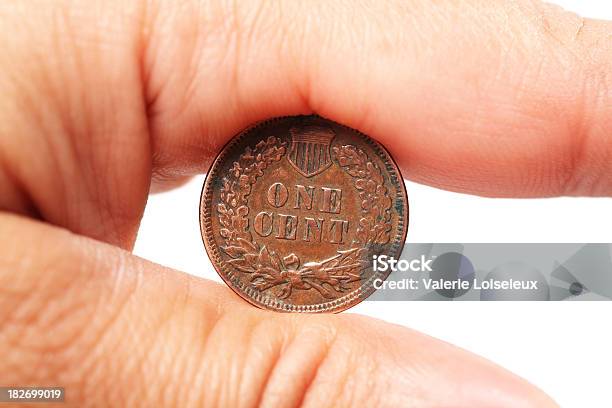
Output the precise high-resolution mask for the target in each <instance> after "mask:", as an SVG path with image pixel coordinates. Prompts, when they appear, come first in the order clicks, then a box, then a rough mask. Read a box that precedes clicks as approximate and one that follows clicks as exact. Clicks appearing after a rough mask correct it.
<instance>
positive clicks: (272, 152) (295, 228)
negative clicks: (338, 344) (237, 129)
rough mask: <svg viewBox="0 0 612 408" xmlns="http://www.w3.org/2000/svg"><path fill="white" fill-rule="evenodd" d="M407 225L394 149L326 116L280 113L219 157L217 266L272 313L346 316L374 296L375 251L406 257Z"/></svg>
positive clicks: (213, 204)
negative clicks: (342, 311) (404, 249)
mask: <svg viewBox="0 0 612 408" xmlns="http://www.w3.org/2000/svg"><path fill="white" fill-rule="evenodd" d="M407 226H408V200H407V197H406V190H405V187H404V182H403V179H402V176H401V174H400V172H399V170H398V168H397V165H396V164H395V162H394V161H393V159H392V158H391V156H390V155H389V153H388V152H387V151H386V150H385V149H384V148H383V147H382V146H381V145H380V144H379V143H377V142H375V141H373V140H372V139H370V138H369V137H367V136H366V135H364V134H362V133H360V132H357V131H356V130H353V129H350V128H348V127H345V126H342V125H340V124H338V123H335V122H332V121H329V120H326V119H323V118H321V117H318V116H295V117H282V118H276V119H271V120H267V121H265V122H262V123H259V124H256V125H254V126H252V127H251V128H249V129H246V130H245V131H243V132H241V133H240V134H238V135H237V136H235V137H234V138H233V139H232V140H231V141H230V142H229V143H228V144H227V145H226V146H225V147H224V148H223V150H222V151H221V153H220V154H219V155H218V156H217V158H216V159H215V161H214V163H213V165H212V167H211V169H210V171H209V172H208V174H207V176H206V181H205V182H204V188H203V190H202V197H201V200H200V227H201V231H202V238H203V240H204V245H205V246H206V251H207V252H208V255H209V256H210V259H211V260H212V263H213V265H214V266H215V268H216V270H217V272H218V273H219V275H221V277H222V278H223V280H224V281H225V282H226V283H227V285H229V287H231V288H232V289H233V290H234V291H235V292H236V293H237V294H238V295H240V296H241V297H242V298H244V299H245V300H247V301H249V302H250V303H252V304H254V305H256V306H259V307H261V308H265V309H271V310H278V311H286V312H338V311H341V310H344V309H347V308H349V307H351V306H354V305H355V304H357V303H359V302H360V301H361V300H363V299H365V298H366V297H367V296H369V295H370V294H371V293H372V292H373V291H374V290H375V289H374V285H373V284H374V280H375V279H376V278H379V279H385V278H386V277H387V275H388V272H384V273H383V272H377V271H374V270H373V268H372V257H373V256H374V255H381V254H385V255H389V256H393V257H395V258H399V255H400V253H401V251H402V247H403V244H404V239H405V237H406V229H407Z"/></svg>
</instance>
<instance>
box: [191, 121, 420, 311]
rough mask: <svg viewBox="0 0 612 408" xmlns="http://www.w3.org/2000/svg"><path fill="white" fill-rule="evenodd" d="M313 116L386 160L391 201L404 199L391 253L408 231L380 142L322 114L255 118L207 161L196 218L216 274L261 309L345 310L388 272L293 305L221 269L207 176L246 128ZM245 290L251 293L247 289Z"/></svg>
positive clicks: (390, 162)
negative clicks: (312, 301) (351, 135)
mask: <svg viewBox="0 0 612 408" xmlns="http://www.w3.org/2000/svg"><path fill="white" fill-rule="evenodd" d="M313 117H314V118H321V119H323V120H327V121H330V122H333V123H334V124H335V125H337V126H339V127H342V128H344V129H346V130H347V131H349V132H352V133H354V134H356V135H358V136H359V137H361V138H362V140H363V141H365V142H366V143H368V144H369V145H370V146H371V147H372V148H373V150H374V153H376V154H377V156H378V157H379V158H386V160H384V159H383V160H382V161H383V164H384V165H385V167H386V170H387V173H388V174H389V179H390V181H391V183H392V184H394V185H395V186H396V187H397V186H399V189H398V190H399V191H398V192H397V194H396V195H395V196H394V197H393V200H394V201H393V203H394V205H395V202H396V200H397V198H398V195H399V196H401V197H399V198H400V199H403V202H404V203H405V211H404V216H403V217H402V219H399V220H398V226H397V228H396V229H397V230H399V231H398V233H397V234H396V235H395V238H394V242H393V244H392V246H391V249H390V251H389V252H390V253H391V254H392V255H394V256H395V257H396V258H399V257H400V256H401V253H402V251H403V249H404V243H405V241H406V235H407V233H408V222H409V204H408V194H407V192H406V185H405V184H404V178H403V176H402V173H401V171H400V169H399V166H398V165H397V163H396V162H395V160H394V159H393V157H392V156H391V154H390V153H389V151H388V150H387V149H386V148H385V147H384V146H383V145H382V144H381V143H380V142H378V141H376V140H374V139H372V138H371V137H369V136H367V135H366V134H364V133H362V132H360V131H358V130H356V129H353V128H350V127H348V126H345V125H343V124H340V123H337V122H334V121H332V120H329V119H326V118H323V117H321V116H318V115H298V116H279V117H275V118H271V119H266V120H262V121H260V122H257V123H255V124H253V125H251V126H249V127H247V128H245V129H244V130H242V131H241V132H239V133H238V134H236V135H235V136H234V137H232V138H231V139H230V140H229V141H228V142H227V143H226V144H225V145H224V146H223V148H222V149H221V150H220V152H219V153H218V154H217V157H215V160H213V162H212V164H211V165H210V167H209V169H208V172H207V173H206V177H205V179H204V184H203V186H202V192H201V193H200V207H199V218H200V220H199V221H200V234H201V236H202V242H203V243H204V248H205V250H206V253H207V254H208V257H209V258H210V261H211V264H212V265H213V267H214V268H215V270H216V272H217V274H218V275H219V276H220V277H221V279H223V281H224V282H225V284H226V285H227V286H228V287H230V288H231V289H232V291H234V292H235V293H236V294H237V295H238V296H240V297H241V298H242V299H244V300H246V301H247V302H249V303H250V304H252V305H254V306H257V307H259V308H261V309H265V310H274V311H280V312H297V313H326V312H327V313H330V312H331V313H338V312H341V311H343V310H347V309H349V308H351V307H353V306H355V305H357V304H359V303H361V302H362V301H363V300H365V299H367V298H368V297H369V296H370V295H372V294H373V293H374V292H375V291H376V289H375V288H374V280H375V279H376V278H381V279H383V280H386V279H387V277H388V276H389V274H390V273H391V271H387V272H375V273H374V274H373V275H372V276H371V277H370V279H368V280H367V281H366V282H365V283H364V284H362V285H361V286H360V287H359V288H358V289H355V290H353V291H351V292H349V293H348V294H346V295H344V296H342V297H340V298H337V299H334V300H331V301H329V302H325V303H317V304H314V305H295V304H291V303H285V302H283V301H279V300H274V299H272V298H271V297H270V296H269V295H265V294H264V293H262V292H260V291H258V290H257V289H254V288H251V287H248V286H247V285H244V286H245V288H244V289H242V288H240V287H237V285H234V283H233V282H232V280H231V277H230V276H228V272H227V271H226V270H225V269H227V268H228V265H227V262H226V261H224V260H223V259H222V258H221V256H222V255H221V251H220V250H219V246H218V244H217V243H216V241H215V237H214V234H213V231H212V196H213V194H212V188H211V184H212V181H211V180H212V178H214V174H215V172H216V171H217V167H218V165H219V163H221V162H222V161H224V159H225V157H226V156H227V154H228V152H229V151H231V149H232V147H233V146H234V145H235V144H237V143H238V142H239V141H241V140H242V138H243V137H245V136H246V135H248V134H249V133H250V132H252V131H253V130H255V129H257V128H260V127H263V126H267V125H270V124H272V123H274V122H280V121H285V120H294V119H298V118H313ZM392 170H395V174H396V175H397V176H399V179H398V177H392V176H393V175H394V173H393V171H392ZM394 179H395V180H394ZM398 180H401V182H398ZM249 290H250V292H252V293H253V294H251V293H249Z"/></svg>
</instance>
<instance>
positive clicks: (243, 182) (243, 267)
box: [217, 136, 392, 299]
mask: <svg viewBox="0 0 612 408" xmlns="http://www.w3.org/2000/svg"><path fill="white" fill-rule="evenodd" d="M286 150H287V149H286V145H285V143H284V142H281V141H280V140H279V139H278V138H276V137H274V136H270V137H268V138H267V140H266V141H263V140H261V141H260V142H259V143H257V144H256V145H255V147H254V148H251V147H249V146H247V147H246V148H245V152H244V153H243V154H241V155H240V158H239V160H238V161H237V162H234V163H233V167H232V168H231V169H230V175H229V176H226V177H224V178H223V180H222V184H223V186H222V187H221V201H222V202H221V203H219V204H218V205H217V212H218V213H219V221H220V224H221V226H222V228H221V230H220V235H221V237H223V238H224V240H225V246H222V247H221V249H222V250H223V252H225V253H226V254H227V255H228V256H229V257H230V258H231V259H230V260H229V261H228V263H229V264H230V265H232V266H233V267H234V268H236V269H237V270H239V271H241V272H244V273H248V274H250V275H251V278H250V282H251V284H252V285H253V286H254V287H255V288H257V289H258V290H259V291H261V292H263V291H266V290H268V289H270V288H273V287H277V286H280V285H282V289H281V291H280V293H279V294H278V295H277V296H278V297H279V298H280V299H286V298H287V297H289V296H290V295H291V293H292V291H293V290H310V289H315V290H317V291H318V292H319V293H320V294H321V295H322V296H323V297H325V298H333V294H332V293H330V292H329V290H328V288H327V287H326V286H323V285H324V284H327V285H328V286H329V287H330V288H331V289H333V290H334V291H336V292H338V293H342V292H345V291H347V290H349V289H350V287H348V286H346V285H348V284H349V283H352V282H355V281H358V280H361V276H360V274H359V272H360V271H361V270H362V268H364V267H365V266H366V263H367V262H366V261H365V260H364V259H363V255H364V252H365V251H366V248H367V247H368V246H369V245H372V244H381V245H383V244H386V243H388V242H389V240H390V232H391V228H392V227H391V213H390V208H391V198H390V197H389V195H388V191H387V188H386V187H385V186H384V179H383V176H382V172H381V170H380V168H379V167H378V165H377V164H375V163H373V162H372V161H371V160H370V159H369V157H368V155H367V154H366V153H365V152H364V151H363V150H362V149H360V148H358V147H356V146H354V145H342V146H334V147H333V149H332V150H333V152H334V155H335V156H336V159H337V161H338V164H339V165H340V167H341V168H342V169H343V170H344V171H345V172H346V173H348V174H349V175H350V176H352V177H353V178H354V179H355V182H354V185H355V188H356V189H357V190H358V191H359V198H360V199H361V213H362V218H361V219H360V220H359V227H358V228H357V232H356V239H355V240H353V242H352V243H351V247H350V248H349V249H347V250H338V251H337V254H336V255H334V256H332V257H330V258H328V259H325V260H323V261H320V262H305V263H304V264H303V266H302V267H301V268H300V263H301V262H300V259H299V258H298V256H296V255H295V254H293V253H290V254H287V255H285V256H282V257H281V256H280V255H279V254H278V253H276V252H275V251H272V250H269V249H268V248H267V247H266V246H265V245H260V244H258V243H257V242H256V241H254V240H253V238H252V236H251V232H250V231H249V229H248V226H249V220H248V218H247V215H248V213H249V208H248V206H247V204H248V196H249V194H250V193H251V186H252V185H253V184H255V182H256V181H257V179H258V178H259V177H260V176H263V174H264V170H265V169H266V168H267V167H268V166H269V165H270V164H272V163H274V162H277V161H280V160H281V159H282V158H283V156H284V155H285V153H286Z"/></svg>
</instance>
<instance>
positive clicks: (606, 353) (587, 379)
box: [134, 0, 612, 408]
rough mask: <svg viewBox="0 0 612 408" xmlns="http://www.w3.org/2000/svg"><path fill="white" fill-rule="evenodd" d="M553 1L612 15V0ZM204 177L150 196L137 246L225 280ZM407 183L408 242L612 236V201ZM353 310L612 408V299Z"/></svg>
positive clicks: (588, 403) (562, 397) (568, 399)
mask: <svg viewBox="0 0 612 408" xmlns="http://www.w3.org/2000/svg"><path fill="white" fill-rule="evenodd" d="M554 3H557V4H559V5H562V6H564V7H565V8H567V9H570V10H573V11H576V12H579V13H580V14H582V15H584V16H587V17H596V18H606V19H612V2H610V1H605V0H582V1H580V0H556V1H554ZM611 41H612V39H611ZM202 182H203V177H197V178H196V179H194V180H192V181H191V182H190V183H189V184H187V185H185V186H184V187H182V188H180V189H177V190H174V191H172V192H169V193H164V194H159V195H154V196H152V197H150V199H149V203H148V206H147V209H146V212H145V216H144V219H143V221H142V227H141V230H140V233H139V236H138V241H137V243H136V248H135V251H134V252H135V253H136V254H137V255H140V256H142V257H144V258H147V259H150V260H153V261H155V262H158V263H161V264H163V265H166V266H170V267H173V268H176V269H180V270H183V271H186V272H189V273H192V274H194V275H198V276H202V277H205V278H209V279H214V280H217V281H220V279H219V277H218V276H217V274H216V272H215V271H214V269H213V268H212V266H211V265H210V262H209V260H208V258H207V256H206V254H205V252H204V247H203V245H202V240H201V237H200V231H199V223H198V205H199V196H200V189H201V186H202ZM407 189H408V196H409V199H410V227H409V229H408V242H462V243H465V242H612V211H611V210H612V199H608V198H554V199H538V200H531V199H530V200H509V199H487V198H480V197H473V196H468V195H463V194H456V193H449V192H445V191H441V190H437V189H434V188H430V187H426V186H422V185H418V184H414V183H410V182H409V183H407ZM351 312H356V313H361V314H365V315H369V316H373V317H377V318H380V319H384V320H387V321H390V322H394V323H398V324H401V325H404V326H409V327H412V328H415V329H417V330H420V331H422V332H425V333H427V334H429V335H432V336H435V337H438V338H441V339H443V340H446V341H448V342H450V343H453V344H456V345H458V346H461V347H463V348H465V349H468V350H470V351H473V352H475V353H477V354H480V355H482V356H484V357H487V358H488V359H490V360H493V361H495V362H497V363H498V364H500V365H502V366H504V367H506V368H508V369H509V370H511V371H513V372H515V373H517V374H519V375H521V376H522V377H524V378H526V379H528V380H529V381H531V382H532V383H534V384H536V385H537V386H539V387H540V388H542V389H544V390H545V391H546V392H548V393H549V394H550V395H551V396H552V397H553V398H555V400H557V402H559V403H560V404H561V406H562V407H577V408H586V407H612V302H597V303H589V302H541V303H535V302H488V303H480V302H405V303H404V302H401V303H400V302H362V303H361V304H360V305H358V306H357V307H355V308H353V309H351ZM423 352H427V351H426V350H424V351H423Z"/></svg>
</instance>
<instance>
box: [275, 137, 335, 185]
mask: <svg viewBox="0 0 612 408" xmlns="http://www.w3.org/2000/svg"><path fill="white" fill-rule="evenodd" d="M289 132H290V133H291V147H290V148H289V153H288V154H287V160H289V163H291V165H292V166H293V167H295V169H296V170H297V171H298V172H299V173H300V174H302V175H303V176H305V177H312V176H314V175H315V174H318V173H320V172H322V171H323V170H325V169H327V168H328V167H329V166H331V164H332V161H331V156H330V150H329V147H330V145H331V142H332V140H333V138H334V136H336V135H335V133H334V131H333V130H331V129H327V128H323V127H318V126H309V127H304V128H299V129H298V128H291V129H290V130H289Z"/></svg>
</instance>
